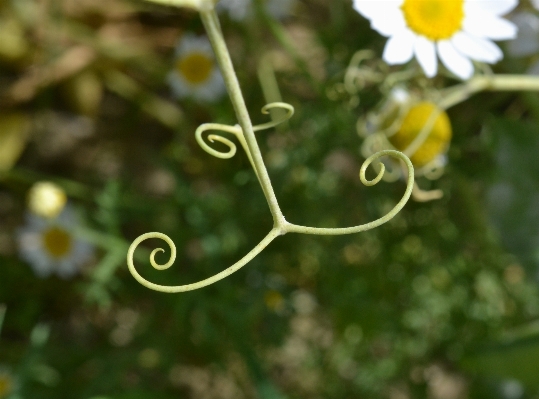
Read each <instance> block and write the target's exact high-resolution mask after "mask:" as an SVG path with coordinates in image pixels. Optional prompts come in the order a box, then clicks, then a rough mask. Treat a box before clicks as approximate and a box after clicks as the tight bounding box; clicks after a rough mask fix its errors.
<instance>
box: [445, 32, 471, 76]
mask: <svg viewBox="0 0 539 399" xmlns="http://www.w3.org/2000/svg"><path fill="white" fill-rule="evenodd" d="M438 55H439V56H440V60H442V63H443V64H444V65H445V66H446V67H447V69H449V70H450V71H451V72H453V73H454V74H455V75H457V76H458V77H459V78H461V79H463V80H466V79H469V78H470V77H471V76H472V74H473V64H472V62H471V61H470V60H469V59H468V58H466V57H465V56H463V55H462V54H461V53H459V52H458V51H457V50H456V49H455V47H453V45H452V44H451V42H450V41H449V40H440V41H439V42H438Z"/></svg>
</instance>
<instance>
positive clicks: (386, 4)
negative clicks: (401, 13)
mask: <svg viewBox="0 0 539 399" xmlns="http://www.w3.org/2000/svg"><path fill="white" fill-rule="evenodd" d="M403 1H404V0H389V1H380V0H354V3H353V6H354V9H355V10H356V11H357V12H358V13H360V14H361V15H363V16H364V17H365V18H368V19H373V18H377V17H378V18H382V19H383V17H384V13H385V12H386V11H387V10H390V9H394V10H398V9H399V7H400V6H401V4H402V2H403Z"/></svg>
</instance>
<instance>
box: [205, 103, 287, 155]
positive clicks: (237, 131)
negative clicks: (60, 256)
mask: <svg viewBox="0 0 539 399" xmlns="http://www.w3.org/2000/svg"><path fill="white" fill-rule="evenodd" d="M272 109H282V110H285V111H286V114H285V115H283V116H281V117H279V118H277V119H275V120H272V121H270V122H266V123H262V124H260V125H255V126H253V131H254V132H259V131H261V130H266V129H271V128H273V127H275V126H277V125H279V124H281V123H283V122H285V121H287V120H288V119H290V118H291V117H292V115H294V107H293V106H292V105H290V104H287V103H283V102H275V103H270V104H266V105H265V106H264V107H262V111H261V112H262V114H264V115H269V114H270V111H271V110H272ZM207 131H220V132H224V133H231V134H233V135H234V136H236V138H237V139H238V141H239V142H240V144H241V146H242V147H243V150H244V151H245V153H246V154H247V155H248V156H249V159H251V154H250V152H249V148H248V146H247V142H246V141H245V137H244V135H243V130H242V129H241V127H240V126H239V125H234V126H230V125H224V124H221V123H204V124H202V125H200V126H199V127H198V129H197V130H196V131H195V138H196V140H197V143H198V144H199V145H200V147H202V149H203V150H204V151H206V152H207V153H208V154H210V155H213V156H214V157H216V158H221V159H229V158H232V157H233V156H234V155H236V151H237V147H236V144H234V142H232V141H231V140H229V139H227V138H226V137H223V136H220V135H218V134H209V135H208V137H207V138H208V141H209V142H210V143H215V142H216V141H217V142H220V143H222V144H224V145H225V146H227V147H228V151H218V150H216V149H213V148H211V147H210V146H209V145H208V144H207V143H206V142H205V141H204V137H203V134H204V133H205V132H207Z"/></svg>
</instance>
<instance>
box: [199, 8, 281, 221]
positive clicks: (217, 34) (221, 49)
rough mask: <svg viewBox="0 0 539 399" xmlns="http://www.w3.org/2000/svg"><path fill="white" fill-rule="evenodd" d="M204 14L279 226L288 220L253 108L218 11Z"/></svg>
mask: <svg viewBox="0 0 539 399" xmlns="http://www.w3.org/2000/svg"><path fill="white" fill-rule="evenodd" d="M200 16H201V18H202V22H203V23H204V26H205V28H206V31H207V33H208V37H209V39H210V42H211V43H212V46H213V50H214V52H215V56H216V58H217V62H218V64H219V66H220V68H221V72H222V74H223V78H224V81H225V84H226V87H227V90H228V94H229V96H230V100H231V101H232V105H233V107H234V110H235V112H236V117H237V118H238V122H239V125H240V126H241V128H242V130H243V134H244V135H245V141H246V142H247V146H248V147H249V152H250V154H251V157H252V160H253V165H254V168H255V171H256V174H257V176H258V178H259V180H260V185H261V186H262V190H263V191H264V195H265V197H266V201H267V202H268V205H269V208H270V211H271V214H272V216H273V222H274V226H278V225H280V224H281V222H282V221H284V216H283V214H282V212H281V209H280V208H279V204H278V203H277V198H276V196H275V193H274V192H273V187H272V185H271V181H270V178H269V175H268V172H267V170H266V167H265V166H264V160H263V159H262V154H261V153H260V148H259V147H258V143H257V142H256V137H255V134H254V131H253V125H252V123H251V118H250V117H249V112H248V111H247V106H246V105H245V100H244V99H243V95H242V92H241V88H240V84H239V82H238V78H237V77H236V73H235V72H234V67H233V65H232V59H231V58H230V54H229V52H228V48H227V46H226V43H225V40H224V38H223V34H222V32H221V27H220V25H219V20H218V19H217V14H216V13H215V10H214V9H213V7H210V8H209V9H203V10H200Z"/></svg>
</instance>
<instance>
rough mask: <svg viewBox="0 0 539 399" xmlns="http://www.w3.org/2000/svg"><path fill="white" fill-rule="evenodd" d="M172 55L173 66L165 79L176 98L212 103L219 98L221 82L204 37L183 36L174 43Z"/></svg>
mask: <svg viewBox="0 0 539 399" xmlns="http://www.w3.org/2000/svg"><path fill="white" fill-rule="evenodd" d="M174 57H175V62H174V69H173V70H172V71H171V72H170V73H169V74H168V76H167V80H168V83H169V84H170V86H171V88H172V91H173V92H174V94H175V95H176V96H177V97H178V98H185V97H192V98H194V99H195V100H198V101H202V102H213V101H216V100H218V99H219V98H220V97H222V95H223V94H224V93H225V82H224V80H223V77H222V76H221V73H220V72H219V69H218V68H217V64H216V62H215V57H214V54H213V50H212V47H211V44H210V42H209V40H208V39H207V38H206V37H205V36H195V35H193V34H190V33H188V34H185V35H183V36H182V37H181V38H180V40H179V41H178V44H177V45H176V50H175V53H174Z"/></svg>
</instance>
